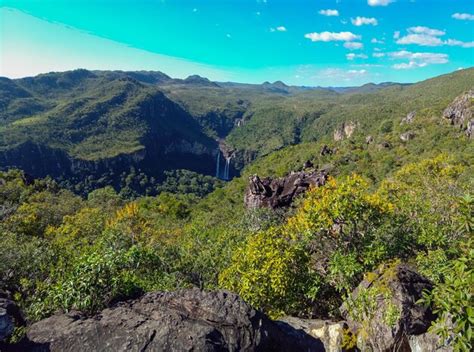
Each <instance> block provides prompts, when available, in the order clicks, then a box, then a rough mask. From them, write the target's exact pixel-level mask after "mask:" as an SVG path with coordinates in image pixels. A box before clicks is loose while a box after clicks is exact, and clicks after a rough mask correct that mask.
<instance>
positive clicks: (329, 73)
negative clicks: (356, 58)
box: [319, 68, 369, 81]
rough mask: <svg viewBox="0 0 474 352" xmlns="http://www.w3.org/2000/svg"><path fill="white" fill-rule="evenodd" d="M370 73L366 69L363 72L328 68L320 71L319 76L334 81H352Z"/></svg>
mask: <svg viewBox="0 0 474 352" xmlns="http://www.w3.org/2000/svg"><path fill="white" fill-rule="evenodd" d="M368 74H369V72H368V71H367V70H365V69H361V70H342V69H340V68H327V69H325V70H322V71H319V75H320V76H323V77H326V78H331V79H333V80H343V81H352V80H355V79H360V78H364V77H366V76H368Z"/></svg>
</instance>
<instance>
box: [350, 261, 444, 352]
mask: <svg viewBox="0 0 474 352" xmlns="http://www.w3.org/2000/svg"><path fill="white" fill-rule="evenodd" d="M372 274H373V275H372V277H371V279H365V280H364V281H362V282H361V284H360V285H359V286H358V287H357V288H356V289H355V290H354V292H353V294H352V300H353V301H354V302H356V301H357V299H358V297H365V299H366V300H367V297H372V296H373V300H374V302H375V305H374V307H373V309H372V311H371V312H370V313H369V314H368V315H367V314H366V313H364V316H363V317H362V321H361V320H360V319H358V320H357V321H356V320H354V316H356V315H357V314H358V313H357V310H355V312H354V308H348V307H347V306H343V307H342V308H341V311H342V313H343V315H344V316H345V318H346V319H347V323H348V324H349V326H350V328H351V329H352V330H355V331H357V334H358V336H359V338H358V347H359V348H361V349H362V350H365V349H368V348H370V349H371V350H373V351H374V352H389V351H400V352H405V351H406V352H410V351H412V349H411V347H410V341H411V344H412V345H416V344H417V343H418V344H421V343H422V342H423V343H425V344H426V343H429V341H428V342H427V340H426V339H424V340H423V341H422V342H421V341H418V340H417V336H421V335H423V334H425V333H426V331H427V330H428V328H429V326H430V325H431V323H432V321H433V320H434V318H435V316H434V315H433V313H432V311H431V310H430V309H429V308H427V307H424V306H423V305H421V304H417V303H416V302H417V301H418V300H419V299H420V298H421V297H422V292H423V291H424V290H431V289H432V284H431V282H430V281H429V280H427V279H426V278H424V277H423V276H421V275H419V274H418V273H417V272H415V271H413V270H412V269H410V268H409V267H408V266H406V265H404V264H398V265H394V266H391V267H389V268H387V269H385V270H379V271H377V272H375V273H372ZM362 299H364V298H362ZM368 300H369V301H370V300H371V298H368ZM351 309H352V310H353V311H352V312H351ZM360 317H361V316H360V315H359V318H360ZM428 340H429V339H428ZM436 347H437V346H435V345H431V347H430V348H431V349H427V350H426V352H428V351H434V350H436Z"/></svg>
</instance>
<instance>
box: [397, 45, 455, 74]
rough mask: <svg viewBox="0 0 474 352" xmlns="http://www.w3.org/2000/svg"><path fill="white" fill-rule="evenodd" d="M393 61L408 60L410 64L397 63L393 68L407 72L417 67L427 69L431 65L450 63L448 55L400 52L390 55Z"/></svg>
mask: <svg viewBox="0 0 474 352" xmlns="http://www.w3.org/2000/svg"><path fill="white" fill-rule="evenodd" d="M389 56H390V57H391V58H393V59H400V60H408V62H403V63H397V64H394V65H393V66H392V67H393V68H394V69H396V70H407V69H412V68H417V67H425V66H428V65H431V64H446V63H448V62H449V60H448V58H449V57H448V55H447V54H440V53H413V52H411V51H406V50H400V51H395V52H392V53H390V54H389Z"/></svg>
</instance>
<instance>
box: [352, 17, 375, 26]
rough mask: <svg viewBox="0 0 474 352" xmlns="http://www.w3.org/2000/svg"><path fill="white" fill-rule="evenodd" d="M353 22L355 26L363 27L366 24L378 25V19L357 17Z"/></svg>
mask: <svg viewBox="0 0 474 352" xmlns="http://www.w3.org/2000/svg"><path fill="white" fill-rule="evenodd" d="M351 22H352V24H353V25H354V26H358V27H359V26H363V25H364V24H371V25H372V26H376V25H377V24H378V22H377V19H376V18H374V17H360V16H357V17H356V18H351Z"/></svg>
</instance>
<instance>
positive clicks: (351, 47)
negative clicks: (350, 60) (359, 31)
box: [344, 42, 364, 50]
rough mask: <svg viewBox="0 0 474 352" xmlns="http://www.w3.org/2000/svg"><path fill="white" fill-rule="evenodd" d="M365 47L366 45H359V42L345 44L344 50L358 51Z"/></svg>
mask: <svg viewBox="0 0 474 352" xmlns="http://www.w3.org/2000/svg"><path fill="white" fill-rule="evenodd" d="M363 47H364V44H362V43H359V42H345V43H344V48H346V49H349V50H358V49H362V48H363Z"/></svg>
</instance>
